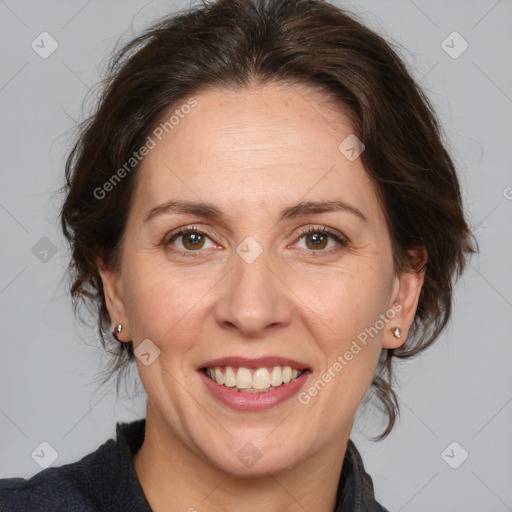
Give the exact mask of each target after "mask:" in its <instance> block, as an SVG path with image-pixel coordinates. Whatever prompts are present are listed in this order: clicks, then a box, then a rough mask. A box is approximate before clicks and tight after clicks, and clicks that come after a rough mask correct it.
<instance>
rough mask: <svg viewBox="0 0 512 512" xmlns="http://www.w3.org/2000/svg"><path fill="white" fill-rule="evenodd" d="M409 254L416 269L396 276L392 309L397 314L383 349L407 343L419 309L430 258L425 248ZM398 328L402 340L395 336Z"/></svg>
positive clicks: (384, 340) (413, 250) (386, 333)
mask: <svg viewBox="0 0 512 512" xmlns="http://www.w3.org/2000/svg"><path fill="white" fill-rule="evenodd" d="M409 254H410V255H411V256H412V260H413V261H414V267H415V269H411V270H409V271H403V272H400V273H398V274H397V275H396V276H395V280H394V283H393V294H392V304H393V306H392V309H393V310H394V311H395V312H396V314H395V317H394V318H393V319H392V320H390V321H389V323H388V327H386V331H385V333H384V337H383V340H382V348H398V347H400V346H401V345H403V344H404V343H405V340H406V339H407V335H408V333H409V330H410V328H411V326H412V323H413V320H414V315H415V314H416V309H417V308H418V302H419V299H420V293H421V289H422V287H423V283H424V280H425V268H426V264H427V258H428V256H427V251H426V249H425V248H424V247H417V248H414V249H411V250H410V251H409ZM396 327H399V328H400V331H401V335H400V338H397V337H396V336H395V335H394V334H393V331H394V329H395V328H396Z"/></svg>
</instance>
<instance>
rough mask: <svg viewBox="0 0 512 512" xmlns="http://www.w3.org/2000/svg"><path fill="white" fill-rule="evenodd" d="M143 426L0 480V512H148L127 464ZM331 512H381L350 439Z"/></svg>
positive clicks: (124, 427) (124, 428) (121, 429)
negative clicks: (29, 473) (58, 462)
mask: <svg viewBox="0 0 512 512" xmlns="http://www.w3.org/2000/svg"><path fill="white" fill-rule="evenodd" d="M145 426H146V420H145V419H141V420H137V421H134V422H132V423H118V424H117V427H116V431H117V440H113V439H110V440H109V441H107V442H105V443H104V444H103V445H101V446H100V447H99V448H98V449H97V450H96V451H95V452H93V453H90V454H89V455H86V456H85V457H83V458H82V459H81V460H80V461H78V462H74V463H72V464H66V465H65V466H61V467H57V468H52V467H50V468H47V469H44V470H43V471H41V472H39V473H38V474H36V475H35V476H33V477H32V478H30V479H28V480H24V479H22V478H7V479H3V480H0V512H93V511H94V512H98V511H100V512H114V511H116V512H117V511H119V512H131V511H133V512H135V511H137V512H151V507H150V506H149V503H148V502H147V500H146V497H145V496H144V492H143V491H142V487H141V486H140V483H139V480H138V479H137V474H136V473H135V469H134V467H133V462H132V457H133V455H134V454H135V453H137V451H138V450H139V448H140V447H141V445H142V442H143V441H144V432H145ZM341 482H345V485H344V486H342V485H341ZM333 512H387V510H386V509H385V508H383V507H382V506H381V505H379V504H378V503H377V502H376V501H375V496H374V492H373V484H372V480H371V478H370V476H369V475H368V474H366V472H365V470H364V467H363V462H362V460H361V456H360V455H359V452H358V451H357V449H356V447H355V445H354V443H353V442H352V441H351V440H349V441H348V445H347V451H346V454H345V459H344V461H343V467H342V473H341V478H340V485H339V487H338V494H337V501H336V508H335V510H334V511H333Z"/></svg>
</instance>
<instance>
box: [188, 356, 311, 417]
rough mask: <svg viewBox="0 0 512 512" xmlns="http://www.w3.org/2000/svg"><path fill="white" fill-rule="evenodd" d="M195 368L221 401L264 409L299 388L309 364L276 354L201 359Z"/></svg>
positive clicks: (255, 409)
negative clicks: (254, 357)
mask: <svg viewBox="0 0 512 512" xmlns="http://www.w3.org/2000/svg"><path fill="white" fill-rule="evenodd" d="M197 370H198V372H199V374H200V376H201V378H202V380H203V382H204V383H205V385H206V387H207V388H208V389H209V390H210V391H211V392H212V394H213V395H214V396H215V397H216V398H217V399H218V400H219V401H221V402H222V403H224V404H226V405H228V406H230V407H231V408H233V409H237V410H252V411H257V410H264V409H267V408H269V407H274V406H275V405H278V404H279V403H281V402H283V401H285V400H287V399H288V398H290V397H291V396H293V395H294V394H296V393H297V392H298V390H299V389H300V387H302V385H303V384H304V382H305V380H306V379H307V377H308V376H309V374H310V373H311V369H310V367H309V366H308V365H307V364H305V363H302V362H300V361H296V360H294V359H289V358H283V357H278V356H270V357H260V358H256V359H247V358H244V357H223V358H219V359H213V360H211V361H207V362H205V363H203V364H202V365H201V366H200V367H199V368H198V369H197Z"/></svg>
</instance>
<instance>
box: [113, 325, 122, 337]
mask: <svg viewBox="0 0 512 512" xmlns="http://www.w3.org/2000/svg"><path fill="white" fill-rule="evenodd" d="M122 330H123V325H122V324H117V325H116V326H115V327H114V330H113V331H112V336H114V338H115V339H116V340H117V341H121V340H120V339H119V338H118V337H117V335H118V334H119V333H120V332H121V331H122Z"/></svg>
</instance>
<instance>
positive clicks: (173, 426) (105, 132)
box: [0, 0, 475, 512]
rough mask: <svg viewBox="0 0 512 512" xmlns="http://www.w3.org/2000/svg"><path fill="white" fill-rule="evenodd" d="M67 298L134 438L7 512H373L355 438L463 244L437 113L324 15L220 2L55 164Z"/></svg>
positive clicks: (286, 0)
mask: <svg viewBox="0 0 512 512" xmlns="http://www.w3.org/2000/svg"><path fill="white" fill-rule="evenodd" d="M66 175H67V188H66V192H67V197H66V201H65V203H64V206H63V209H62V226H63V230H64V233H65V235H66V236H67V238H68V240H69V243H70V246H71V250H72V261H71V272H72V278H73V283H72V287H71V293H72V296H73V297H74V299H75V301H76V303H77V304H78V303H79V302H80V301H81V300H84V301H89V303H90V304H92V305H93V306H95V307H96V309H97V312H98V326H99V333H100V336H101V338H102V340H103V341H104V343H105V346H107V345H108V344H109V343H110V342H111V341H114V340H113V339H110V338H109V336H107V335H108V334H109V331H111V332H112V337H113V338H115V340H116V341H115V343H117V352H116V355H115V358H114V360H113V363H112V368H111V370H112V375H117V378H118V379H119V378H121V375H122V371H123V369H126V367H127V365H129V364H131V362H132V361H134V362H135V364H136V365H137V369H138V372H139V375H140V378H141V381H142V383H143V385H144V388H145V391H146V393H147V397H148V401H147V411H146V418H145V419H143V420H139V421H136V422H133V423H130V424H118V425H117V440H116V441H114V440H110V441H108V442H107V443H105V444H104V445H103V446H101V447H100V448H99V449H98V450H97V451H96V452H94V453H92V454H90V455H88V456H86V457H85V458H83V459H82V460H81V461H79V462H76V463H73V464H69V465H67V466H63V467H61V468H49V469H46V470H44V471H42V472H41V473H39V474H38V475H36V476H35V477H33V478H31V479H30V480H28V481H23V480H21V479H10V480H5V481H3V482H2V484H1V486H0V504H2V506H3V509H2V510H4V509H5V510H57V509H63V510H80V511H82V510H83V511H86V510H87V511H89V510H90V511H92V510H153V511H156V512H158V511H160V510H166V511H168V510H173V511H174V510H184V511H185V510H188V511H195V510H197V511H202V510H207V511H217V510H219V511H220V510H222V511H230V510H251V511H259V510H265V511H266V512H268V511H284V510H286V511H292V510H314V511H316V512H326V511H338V512H339V511H363V510H365V511H370V510H371V511H382V510H386V509H385V508H384V507H383V506H382V505H380V504H379V503H378V502H377V500H376V498H375V496H374V492H373V486H372V480H371V478H370V476H369V475H368V474H366V472H365V470H364V466H363V463H362V461H361V458H360V456H359V454H358V451H357V449H356V447H355V445H354V443H353V442H352V441H351V440H350V433H351V429H352V425H353V421H354V417H355V414H356V410H357V408H358V406H359V405H360V403H361V402H362V401H363V398H364V397H365V395H366V393H367V391H368V390H369V388H370V389H373V390H374V391H375V395H376V397H377V399H379V400H380V402H381V404H382V408H383V410H384V411H385V413H386V414H387V416H388V425H387V428H386V429H385V431H384V432H383V433H382V435H381V436H380V438H383V437H385V436H386V435H388V434H389V432H390V431H391V429H392V427H393V424H394V421H395V418H396V414H397V412H398V403H397V399H396V396H395V394H394V392H393V389H392V362H393V359H394V358H397V357H400V358H406V357H410V356H413V355H415V354H417V353H418V352H420V351H422V350H424V349H425V348H426V347H427V346H429V345H430V344H431V343H433V342H434V341H435V339H436V338H437V337H438V335H439V334H440V332H441V331H442V329H443V327H444V326H445V324H446V322H447V320H448V318H449V316H450V311H451V303H452V283H453V281H454V280H455V279H456V277H457V276H458V275H460V273H461V272H462V270H463V269H464V266H465V262H466V257H467V256H468V255H469V254H470V253H471V252H474V250H475V249H474V242H473V240H472V237H471V233H470V230H469V228H468V225H467V223H466V220H465V215H464V212H463V209H462V204H461V194H460V190H459V184H458V180H457V176H456V172H455V169H454V166H453V163H452V161H451V159H450V156H449V155H448V153H447V151H446V149H445V148H444V146H443V144H442V142H441V139H440V133H439V128H438V124H437V121H436V118H435V115H434V113H433V112H432V109H431V107H430V104H429V102H428V100H427V99H426V98H425V96H424V95H423V93H422V91H421V90H420V89H419V87H418V86H417V84H415V82H414V81H413V79H412V78H411V76H410V75H409V74H408V72H407V70H406V68H405V66H404V65H403V64H402V62H401V61H400V59H399V58H398V57H397V56H396V54H395V53H394V52H393V51H392V49H391V48H390V46H389V45H388V44H387V43H386V42H385V41H384V40H383V39H382V38H380V37H379V36H378V35H376V34H375V33H373V32H372V31H370V30H369V29H367V28H366V27H364V26H363V25H361V24H359V23H358V22H357V21H355V20H354V19H353V18H351V17H349V16H348V15H347V14H345V13H344V12H342V11H341V10H340V9H338V8H336V7H334V6H332V5H330V4H328V3H326V2H323V1H320V0H268V1H257V0H237V1H233V0H220V1H218V2H215V3H211V4H209V5H207V6H201V7H197V8H195V9H192V10H190V11H187V12H182V13H179V14H178V15H175V16H172V17H170V18H168V19H165V20H162V21H160V22H159V23H158V24H157V25H155V26H154V27H152V28H151V29H149V30H148V31H147V32H146V33H144V34H143V35H142V36H140V37H138V38H137V39H135V40H134V41H132V42H131V43H129V44H128V45H127V46H126V47H124V48H123V49H122V50H121V51H120V52H119V54H118V55H117V56H116V58H115V59H114V61H113V64H112V66H111V68H110V72H109V76H108V79H107V82H106V86H105V89H104V92H103V95H102V97H101V101H100V103H99V104H98V107H97V109H96V111H95V113H94V115H93V116H92V117H91V118H90V119H89V120H88V121H87V122H85V123H84V124H83V127H82V131H81V133H80V136H79V138H78V141H77V143H76V145H75V147H74V149H73V152H72V154H71V155H70V156H69V158H68V162H67V168H66Z"/></svg>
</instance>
